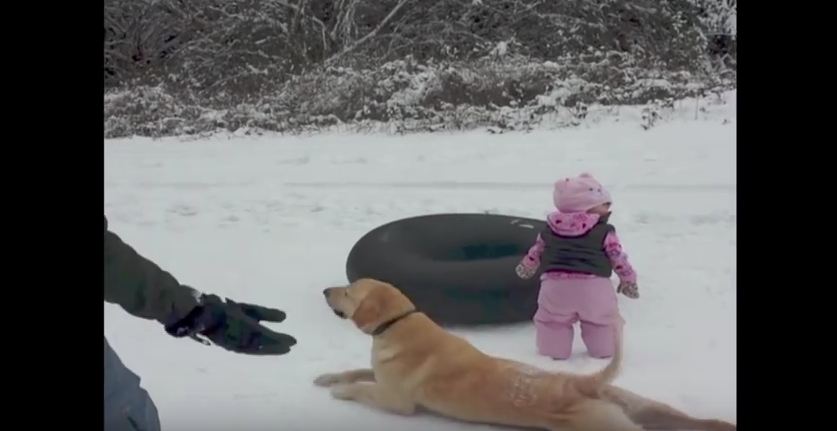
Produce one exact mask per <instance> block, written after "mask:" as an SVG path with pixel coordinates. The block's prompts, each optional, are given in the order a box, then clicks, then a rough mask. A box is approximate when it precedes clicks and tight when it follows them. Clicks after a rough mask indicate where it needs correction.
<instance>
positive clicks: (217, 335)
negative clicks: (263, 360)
mask: <svg viewBox="0 0 837 431" xmlns="http://www.w3.org/2000/svg"><path fill="white" fill-rule="evenodd" d="M260 320H266V321H271V322H281V321H283V320H285V313H284V312H282V311H281V310H277V309H275V308H266V307H262V306H259V305H252V304H239V303H237V302H234V301H232V300H230V299H227V300H226V302H224V301H222V300H221V298H219V297H218V296H216V295H201V297H200V304H199V305H198V306H197V307H195V308H194V309H193V310H192V311H191V312H190V313H189V314H188V315H187V316H186V317H184V318H183V319H180V320H179V321H177V322H175V323H173V324H169V325H166V326H165V327H166V332H168V333H169V334H170V335H173V336H175V337H186V336H189V337H192V338H195V339H198V338H197V337H196V334H201V335H203V336H205V337H207V338H209V339H210V340H211V341H212V342H213V343H215V344H216V345H218V346H221V347H223V348H224V349H227V350H231V351H233V352H236V353H247V354H251V355H283V354H285V353H288V352H289V351H290V350H291V346H293V345H294V344H296V339H295V338H294V337H292V336H290V335H287V334H282V333H278V332H274V331H271V330H270V329H268V328H266V327H265V326H263V325H261V324H260V323H259V321H260ZM198 341H201V340H200V339H198Z"/></svg>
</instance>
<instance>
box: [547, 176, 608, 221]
mask: <svg viewBox="0 0 837 431" xmlns="http://www.w3.org/2000/svg"><path fill="white" fill-rule="evenodd" d="M552 201H553V202H555V208H558V211H561V212H562V213H575V212H586V211H587V210H589V209H590V208H594V207H597V206H599V205H601V204H604V203H608V202H612V201H611V199H610V193H608V192H607V190H605V188H604V187H603V186H602V185H601V184H600V183H599V182H598V181H596V179H595V178H593V176H592V175H590V174H588V173H584V174H581V175H579V176H577V177H575V178H565V179H563V180H558V181H556V182H555V189H554V191H553V192H552Z"/></svg>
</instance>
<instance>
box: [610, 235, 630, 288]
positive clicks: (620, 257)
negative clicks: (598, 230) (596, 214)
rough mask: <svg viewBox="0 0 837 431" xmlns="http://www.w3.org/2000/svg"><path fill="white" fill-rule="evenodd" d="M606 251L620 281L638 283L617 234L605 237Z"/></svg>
mask: <svg viewBox="0 0 837 431" xmlns="http://www.w3.org/2000/svg"><path fill="white" fill-rule="evenodd" d="M604 249H605V254H607V257H609V258H610V263H611V265H613V272H615V273H616V275H618V276H619V280H620V281H622V282H627V283H636V278H637V277H636V272H635V271H634V268H633V267H632V266H631V263H630V262H628V255H627V254H626V253H625V252H624V251H623V250H622V244H621V243H620V242H619V237H618V236H616V232H610V233H609V234H607V236H606V237H605V241H604Z"/></svg>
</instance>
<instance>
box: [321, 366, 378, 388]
mask: <svg viewBox="0 0 837 431" xmlns="http://www.w3.org/2000/svg"><path fill="white" fill-rule="evenodd" d="M374 381H375V373H374V372H373V371H372V370H371V369H369V368H360V369H357V370H349V371H344V372H342V373H329V374H323V375H321V376H319V377H317V378H316V379H315V380H314V384H315V385H317V386H331V385H334V384H337V383H354V382H374Z"/></svg>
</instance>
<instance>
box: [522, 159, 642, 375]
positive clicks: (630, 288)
mask: <svg viewBox="0 0 837 431" xmlns="http://www.w3.org/2000/svg"><path fill="white" fill-rule="evenodd" d="M553 202H554V203H555V207H556V209H557V210H558V211H556V212H553V213H551V214H549V216H547V227H546V228H544V230H543V231H542V232H541V233H540V234H539V235H538V238H537V240H536V242H535V244H534V245H533V246H532V248H531V249H529V252H528V253H527V255H526V256H525V257H524V258H523V260H522V261H521V262H520V264H518V265H517V268H516V272H517V275H518V276H519V277H521V278H524V279H528V278H531V277H532V276H534V275H535V273H536V272H537V270H538V268H539V267H541V266H542V267H543V275H542V276H541V287H540V292H539V294H538V311H537V312H536V313H535V317H534V319H533V320H534V321H535V331H536V334H537V347H538V352H539V353H540V354H542V355H546V356H549V357H551V358H553V359H567V358H569V356H570V353H571V351H572V344H573V324H574V323H575V322H577V321H581V339H582V341H584V344H585V346H587V352H588V353H589V354H590V356H593V357H595V358H608V357H611V356H613V353H614V350H615V344H614V343H615V339H614V337H615V334H614V331H613V324H614V323H616V320H617V319H619V309H618V306H617V304H616V294H615V293H614V291H613V285H612V284H611V282H610V276H611V274H612V272H616V274H617V275H618V276H619V280H620V283H619V287H618V288H617V292H619V293H621V294H623V295H625V296H627V297H629V298H633V299H636V298H639V290H638V288H637V284H636V273H635V272H634V270H633V268H632V267H631V265H630V263H629V262H628V256H627V255H626V254H625V253H624V252H623V251H622V245H621V244H620V243H619V238H617V236H616V231H615V229H614V227H613V226H612V225H610V224H609V223H608V218H609V217H610V205H611V199H610V194H609V193H608V192H607V190H605V188H604V187H602V185H601V184H599V182H598V181H596V180H595V179H594V178H593V177H592V176H591V175H590V174H586V173H585V174H581V175H579V176H578V177H576V178H566V179H563V180H559V181H558V182H556V183H555V189H554V191H553Z"/></svg>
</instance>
